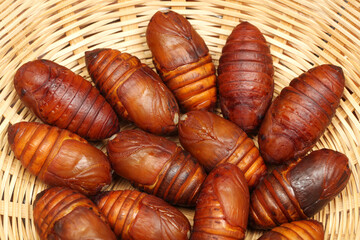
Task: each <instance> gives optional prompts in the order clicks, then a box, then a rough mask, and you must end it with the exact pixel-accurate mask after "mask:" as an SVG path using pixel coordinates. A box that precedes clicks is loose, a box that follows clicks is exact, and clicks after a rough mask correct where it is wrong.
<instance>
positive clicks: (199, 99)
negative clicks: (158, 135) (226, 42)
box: [146, 11, 216, 112]
mask: <svg viewBox="0 0 360 240" xmlns="http://www.w3.org/2000/svg"><path fill="white" fill-rule="evenodd" d="M146 41H147V44H148V46H149V48H150V50H151V53H152V55H153V61H154V65H155V67H156V69H157V71H158V73H159V74H160V76H161V78H162V80H163V81H164V82H165V84H166V85H167V86H168V87H169V88H170V89H171V91H172V92H173V93H174V95H175V97H176V99H177V100H178V102H179V105H180V106H181V108H182V109H183V110H184V111H186V112H187V111H191V110H199V109H204V110H212V109H213V107H214V106H215V103H216V76H215V67H214V64H213V62H212V59H211V56H210V54H209V49H208V48H207V46H206V44H205V42H204V40H203V39H202V38H201V36H200V35H199V34H198V33H197V32H196V31H195V30H194V28H193V27H192V26H191V24H190V22H189V21H188V20H186V18H184V17H183V16H181V15H180V14H178V13H176V12H173V11H166V12H164V11H158V12H157V13H155V15H154V16H153V17H152V18H151V19H150V22H149V25H148V28H147V30H146Z"/></svg>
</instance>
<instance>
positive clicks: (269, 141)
mask: <svg viewBox="0 0 360 240" xmlns="http://www.w3.org/2000/svg"><path fill="white" fill-rule="evenodd" d="M344 84H345V79H344V74H343V71H342V69H341V68H340V67H337V66H334V65H330V64H324V65H320V66H317V67H314V68H312V69H310V70H309V71H308V72H305V73H303V74H301V75H300V76H299V77H297V78H295V79H294V80H292V81H291V83H290V86H288V87H285V88H284V89H283V90H281V93H280V95H279V96H278V97H277V98H276V99H275V100H274V101H273V103H272V104H271V106H270V108H269V110H268V111H267V113H266V115H265V118H264V121H263V123H262V124H261V127H260V130H259V136H258V141H259V148H260V152H261V156H262V157H263V158H264V160H265V162H267V163H272V164H281V163H284V162H286V161H288V160H290V159H294V158H298V157H301V156H304V155H305V154H306V153H307V152H308V151H309V150H310V149H311V148H312V147H313V146H314V145H315V143H316V142H317V141H318V140H319V138H320V137H321V135H322V134H323V133H324V131H325V129H326V128H327V126H328V125H329V124H330V122H331V119H332V117H333V116H334V114H335V111H336V108H337V107H338V106H339V103H340V98H341V96H342V94H343V91H344Z"/></svg>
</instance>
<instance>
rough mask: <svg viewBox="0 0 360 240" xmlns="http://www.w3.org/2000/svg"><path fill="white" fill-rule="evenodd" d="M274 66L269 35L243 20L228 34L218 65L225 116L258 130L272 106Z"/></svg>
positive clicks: (249, 132)
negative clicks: (267, 37)
mask: <svg viewBox="0 0 360 240" xmlns="http://www.w3.org/2000/svg"><path fill="white" fill-rule="evenodd" d="M273 75H274V68H273V64H272V58H271V55H270V48H269V47H268V45H267V43H266V40H265V38H264V37H263V35H262V34H261V32H260V31H259V29H258V28H256V27H255V26H254V25H252V24H250V23H248V22H242V23H241V24H239V25H238V26H236V27H235V28H234V30H233V31H232V33H231V34H230V36H229V37H228V39H227V41H226V44H225V46H224V47H223V50H222V54H221V57H220V61H219V67H218V86H219V96H220V106H221V110H222V113H223V115H224V117H225V118H227V119H229V120H230V121H232V122H234V123H235V124H237V125H238V126H239V127H241V129H243V130H244V131H245V132H246V133H247V134H255V133H256V132H257V130H258V127H259V126H260V124H261V121H262V119H263V117H264V115H265V113H266V110H267V109H268V107H269V106H270V103H271V99H272V95H273V91H274V80H273Z"/></svg>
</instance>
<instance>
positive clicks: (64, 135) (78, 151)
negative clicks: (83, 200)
mask: <svg viewBox="0 0 360 240" xmlns="http://www.w3.org/2000/svg"><path fill="white" fill-rule="evenodd" d="M8 141H9V144H10V147H11V149H12V150H13V151H14V155H15V157H16V158H17V159H19V160H20V161H21V164H22V165H23V166H24V167H25V168H26V169H27V170H28V171H30V172H31V173H32V174H34V175H35V176H37V177H38V178H39V179H40V180H41V181H44V182H45V183H46V184H49V185H51V186H66V187H69V188H73V189H76V190H78V191H80V192H82V193H84V194H86V195H92V194H96V193H97V192H99V191H100V190H101V189H102V188H103V187H105V186H107V185H109V184H110V183H111V172H110V171H111V167H110V163H109V161H108V159H107V157H106V155H105V154H104V153H103V152H102V151H100V150H99V149H97V148H96V147H94V146H92V145H91V144H89V143H88V142H87V141H86V140H85V139H83V138H81V137H79V136H78V135H76V134H74V133H72V132H70V131H68V130H65V129H60V128H58V127H54V126H50V125H47V124H41V123H35V122H20V123H16V124H14V125H11V126H10V127H9V128H8Z"/></svg>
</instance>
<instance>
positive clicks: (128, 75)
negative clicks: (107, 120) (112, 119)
mask: <svg viewBox="0 0 360 240" xmlns="http://www.w3.org/2000/svg"><path fill="white" fill-rule="evenodd" d="M85 59H86V66H87V69H88V71H89V74H90V76H91V78H92V80H93V81H94V82H95V84H96V86H97V87H98V88H99V90H100V92H101V93H102V94H103V95H104V96H105V97H106V99H107V100H108V101H109V103H110V104H111V105H112V106H113V108H114V109H115V111H116V112H117V114H118V115H119V116H121V117H122V118H124V119H127V120H129V121H131V122H134V123H135V124H136V125H137V126H138V127H139V128H141V129H143V130H145V131H148V132H151V133H154V134H158V135H163V134H171V133H174V132H175V131H176V130H177V124H178V121H179V106H178V104H177V102H176V99H175V97H174V95H173V94H172V93H171V92H170V90H169V89H168V88H167V87H166V86H165V85H164V83H163V82H162V81H161V79H160V77H159V76H158V75H157V74H156V73H155V72H154V71H153V70H152V69H151V68H150V67H149V66H147V65H145V64H142V63H141V62H140V60H139V59H138V58H137V57H135V56H132V55H130V54H128V53H122V52H120V51H117V50H114V49H95V50H93V51H88V52H86V53H85Z"/></svg>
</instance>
